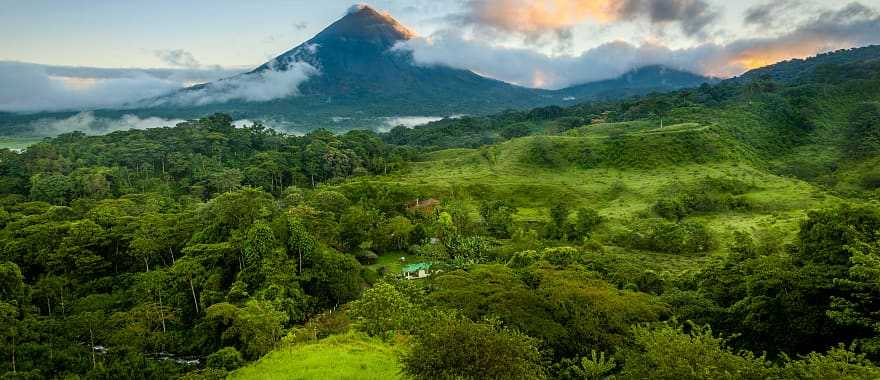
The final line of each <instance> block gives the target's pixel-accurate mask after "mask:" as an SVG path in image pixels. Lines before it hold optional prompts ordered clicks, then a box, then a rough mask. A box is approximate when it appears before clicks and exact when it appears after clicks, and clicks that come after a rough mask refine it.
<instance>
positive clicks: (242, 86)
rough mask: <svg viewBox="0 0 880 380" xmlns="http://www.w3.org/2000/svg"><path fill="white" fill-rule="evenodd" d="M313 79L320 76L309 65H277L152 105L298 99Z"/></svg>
mask: <svg viewBox="0 0 880 380" xmlns="http://www.w3.org/2000/svg"><path fill="white" fill-rule="evenodd" d="M314 75H319V72H318V70H317V69H316V68H314V67H313V66H312V65H309V64H308V63H306V62H301V61H294V62H290V63H289V64H286V65H283V66H278V63H277V62H275V63H273V64H270V65H269V66H268V68H266V69H265V70H257V71H253V72H250V73H245V74H240V75H236V76H233V77H230V78H226V79H221V80H218V81H215V82H211V83H208V84H205V85H202V86H196V87H193V88H189V89H184V90H181V91H178V92H177V93H175V94H173V95H169V96H164V97H160V98H157V99H153V100H151V101H150V102H149V105H150V106H160V105H174V106H201V105H206V104H211V103H226V102H229V101H232V100H241V101H246V102H265V101H270V100H275V99H281V98H285V97H288V96H297V95H299V85H300V84H302V83H303V82H305V81H306V80H308V79H309V78H311V77H312V76H314Z"/></svg>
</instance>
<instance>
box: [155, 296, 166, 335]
mask: <svg viewBox="0 0 880 380" xmlns="http://www.w3.org/2000/svg"><path fill="white" fill-rule="evenodd" d="M156 295H158V296H159V321H160V322H162V332H163V333H165V332H167V331H166V330H165V311H164V310H162V293H161V292H159V291H156Z"/></svg>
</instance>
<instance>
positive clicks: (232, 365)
mask: <svg viewBox="0 0 880 380" xmlns="http://www.w3.org/2000/svg"><path fill="white" fill-rule="evenodd" d="M206 364H207V366H208V367H210V368H217V369H223V370H226V371H232V370H235V369H238V367H241V366H242V364H244V358H242V357H241V353H240V352H238V350H236V349H235V347H223V348H221V349H219V350H217V351H216V352H214V353H213V354H211V355H208V360H207V361H206Z"/></svg>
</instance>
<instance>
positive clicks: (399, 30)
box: [311, 4, 415, 46]
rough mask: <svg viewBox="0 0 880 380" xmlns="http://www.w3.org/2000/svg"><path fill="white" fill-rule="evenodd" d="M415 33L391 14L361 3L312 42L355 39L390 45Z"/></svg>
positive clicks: (350, 9)
mask: <svg viewBox="0 0 880 380" xmlns="http://www.w3.org/2000/svg"><path fill="white" fill-rule="evenodd" d="M414 35H415V34H414V33H413V32H412V31H410V30H409V29H407V28H406V27H405V26H403V25H402V24H401V23H399V22H397V20H395V19H394V17H391V15H389V14H387V13H382V12H378V11H376V10H375V9H373V8H372V7H370V6H369V5H364V4H359V5H354V6H352V7H351V8H349V10H348V12H347V14H346V15H345V17H343V18H341V19H340V20H338V21H336V22H334V23H333V24H332V25H330V26H329V27H327V29H324V30H323V31H322V32H321V33H318V35H317V36H315V38H313V39H312V41H311V42H313V43H321V42H323V41H327V40H355V41H364V42H372V43H377V44H380V45H389V46H390V45H393V44H395V43H397V42H399V41H404V40H408V39H410V38H412V37H413V36H414Z"/></svg>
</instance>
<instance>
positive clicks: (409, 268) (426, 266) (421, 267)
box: [403, 263, 431, 272]
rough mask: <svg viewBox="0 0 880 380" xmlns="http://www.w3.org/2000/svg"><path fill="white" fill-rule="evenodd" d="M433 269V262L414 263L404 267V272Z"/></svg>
mask: <svg viewBox="0 0 880 380" xmlns="http://www.w3.org/2000/svg"><path fill="white" fill-rule="evenodd" d="M428 269H431V263H413V264H409V265H407V266H404V267H403V271H404V272H418V271H420V270H428Z"/></svg>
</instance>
